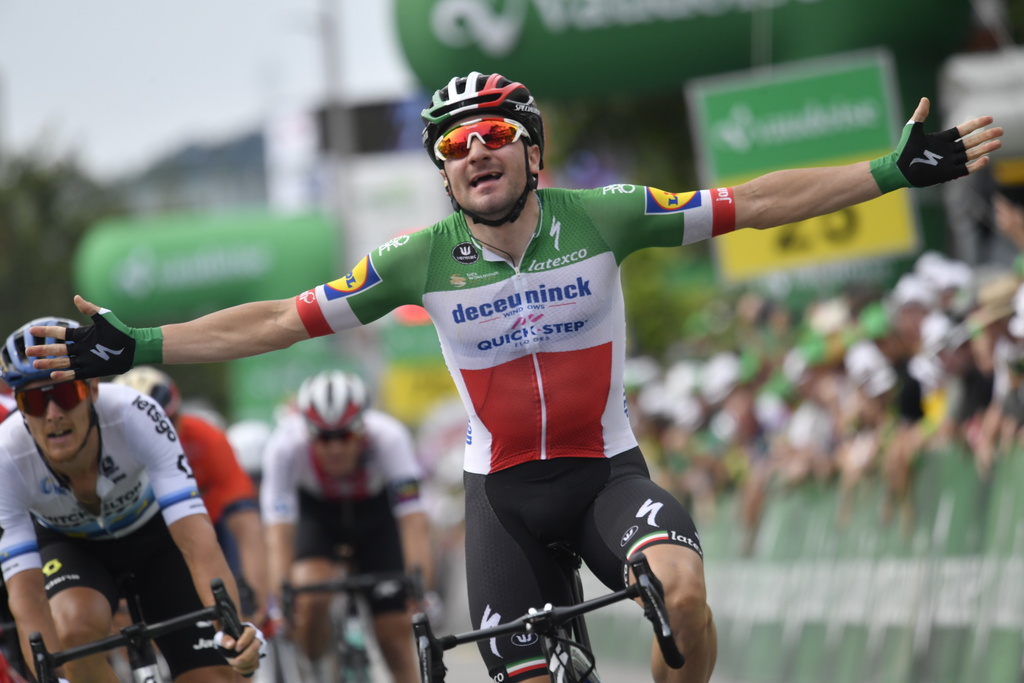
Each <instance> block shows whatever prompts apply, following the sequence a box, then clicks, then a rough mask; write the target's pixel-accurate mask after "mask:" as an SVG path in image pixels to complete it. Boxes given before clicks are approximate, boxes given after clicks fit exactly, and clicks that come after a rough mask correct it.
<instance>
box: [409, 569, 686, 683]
mask: <svg viewBox="0 0 1024 683" xmlns="http://www.w3.org/2000/svg"><path fill="white" fill-rule="evenodd" d="M628 564H629V566H630V568H631V569H632V570H633V575H634V576H635V577H636V582H635V583H633V584H630V585H629V586H628V587H627V588H623V589H621V590H618V591H615V592H614V593H608V594H607V595H602V596H600V597H597V598H592V599H590V600H585V601H584V602H581V603H579V604H576V605H568V606H564V607H553V606H551V605H550V604H548V605H545V607H544V609H541V610H537V609H534V608H530V611H529V612H527V613H526V614H524V615H523V616H521V617H519V618H518V619H516V620H514V621H510V622H508V623H507V624H501V625H499V626H492V627H489V628H483V629H477V630H475V631H468V632H466V633H458V634H452V635H447V636H441V637H437V636H435V635H434V632H433V630H432V629H431V627H430V621H429V619H427V615H425V614H423V613H418V614H415V615H414V616H413V618H412V627H413V636H414V637H415V639H416V649H417V652H418V654H419V659H420V679H421V681H422V682H423V683H444V674H445V671H446V668H445V666H444V663H443V654H444V651H445V650H450V649H452V648H453V647H455V646H457V645H462V644H464V643H473V642H477V641H480V640H486V639H488V638H495V637H498V636H504V635H511V634H513V633H521V632H523V631H530V632H532V633H537V634H539V635H546V636H550V635H554V633H555V630H556V629H557V628H558V627H559V626H561V625H562V624H564V623H566V622H567V621H569V620H571V619H573V618H575V617H578V616H581V615H583V614H586V613H587V612H593V611H594V610H596V609H600V608H601V607H604V606H606V605H610V604H612V603H615V602H619V601H620V600H625V599H627V598H639V599H640V601H641V602H642V603H643V607H644V616H645V617H646V618H647V619H648V620H649V621H650V622H651V623H652V625H653V626H654V636H655V639H656V640H657V642H658V647H660V648H661V653H662V656H663V657H664V658H665V663H667V664H668V665H669V666H670V667H672V668H673V669H679V668H682V666H683V665H684V664H685V661H686V660H685V658H684V657H683V654H682V653H681V652H679V648H678V647H676V642H675V638H673V636H672V627H671V625H670V623H669V619H668V611H667V610H666V609H665V599H664V589H663V587H662V585H661V582H660V581H658V579H657V577H655V576H654V574H653V573H652V572H651V567H650V565H649V564H648V562H647V558H646V556H644V554H643V553H642V552H639V553H636V554H635V555H633V557H632V558H630V559H629V561H628Z"/></svg>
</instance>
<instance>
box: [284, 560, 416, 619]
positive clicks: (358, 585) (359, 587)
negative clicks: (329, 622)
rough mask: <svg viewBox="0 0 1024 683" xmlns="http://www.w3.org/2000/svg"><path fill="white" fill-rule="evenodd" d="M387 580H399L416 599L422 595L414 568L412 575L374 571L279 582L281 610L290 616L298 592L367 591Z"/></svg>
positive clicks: (286, 616) (287, 616)
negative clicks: (315, 580) (302, 582)
mask: <svg viewBox="0 0 1024 683" xmlns="http://www.w3.org/2000/svg"><path fill="white" fill-rule="evenodd" d="M389 581H396V582H400V583H401V584H402V585H403V586H405V587H406V588H408V589H410V591H411V593H412V595H413V596H414V597H416V598H417V599H420V598H422V595H423V588H422V586H423V579H422V574H421V573H420V572H419V571H418V570H416V571H414V572H413V573H412V575H409V574H406V573H404V572H376V573H370V574H351V575H348V576H343V577H340V578H337V579H332V580H330V581H324V582H322V583H312V584H306V585H303V586H293V585H291V584H290V583H288V582H287V581H285V582H284V583H282V584H281V611H282V612H283V614H284V616H285V618H290V617H291V613H292V607H293V605H294V602H295V596H296V595H298V594H299V593H369V592H370V591H372V590H373V589H374V588H376V587H377V586H378V585H379V584H382V583H386V582H389Z"/></svg>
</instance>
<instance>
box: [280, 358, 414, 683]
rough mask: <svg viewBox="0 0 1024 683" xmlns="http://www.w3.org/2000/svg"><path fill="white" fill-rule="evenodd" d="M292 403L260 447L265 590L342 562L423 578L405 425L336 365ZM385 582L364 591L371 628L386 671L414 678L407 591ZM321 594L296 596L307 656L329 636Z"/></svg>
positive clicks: (405, 681)
mask: <svg viewBox="0 0 1024 683" xmlns="http://www.w3.org/2000/svg"><path fill="white" fill-rule="evenodd" d="M296 404H297V405H296V411H295V412H293V413H291V414H289V415H287V416H286V417H285V418H283V419H282V420H281V421H280V422H279V423H278V425H277V426H276V428H275V429H274V432H273V434H272V435H271V437H270V439H269V441H268V442H267V445H266V447H265V448H264V452H263V456H264V457H263V481H262V483H261V486H260V508H261V510H262V513H263V521H264V524H265V525H266V528H267V535H268V544H267V545H268V551H269V556H270V568H271V586H272V587H273V589H274V590H275V591H277V590H278V589H279V588H280V586H281V582H282V581H283V580H285V579H287V580H288V581H289V582H290V583H291V584H292V585H293V586H302V585H310V584H317V583H323V582H327V581H330V580H331V579H333V578H335V577H337V576H338V574H339V571H340V570H341V569H342V564H344V566H345V568H347V569H348V570H349V571H350V572H352V573H357V574H359V573H363V574H370V573H401V572H403V571H406V570H410V571H411V570H412V569H414V568H417V567H418V568H419V569H421V570H422V572H423V579H424V582H425V584H426V585H427V586H429V585H430V581H431V574H432V561H431V550H430V540H429V539H430V527H429V523H428V521H427V515H426V513H425V511H424V507H423V502H422V501H421V499H420V495H419V491H420V480H421V479H422V478H423V471H422V468H421V467H420V464H419V461H418V460H417V459H416V453H415V449H414V446H413V440H412V435H411V434H410V433H409V430H408V428H407V427H406V426H405V425H403V424H402V423H401V422H399V421H398V420H397V419H395V418H394V417H392V416H390V415H387V414H386V413H383V412H380V411H377V410H372V409H369V408H368V404H369V393H368V391H367V389H366V386H365V384H364V383H363V381H362V380H361V379H360V378H359V377H357V376H355V375H351V374H347V373H344V372H340V371H337V370H328V371H324V372H321V373H318V374H317V375H314V376H313V377H310V378H308V379H307V380H306V381H304V382H303V383H302V386H300V387H299V392H298V396H297V399H296ZM383 588H385V589H387V588H388V587H383ZM391 588H392V589H393V588H394V587H393V586H392V587H391ZM392 589H388V590H386V591H381V592H375V593H373V594H371V595H370V596H369V606H370V611H371V612H372V613H373V626H374V635H375V638H376V640H377V643H378V645H379V646H380V649H381V653H382V654H383V655H384V659H385V663H386V664H387V666H388V668H389V670H390V671H391V675H392V678H393V680H395V681H399V682H402V683H416V681H418V680H419V670H418V668H417V660H416V652H415V650H414V649H413V640H412V622H411V620H410V615H409V614H408V610H407V602H406V601H407V595H406V591H405V590H404V589H399V590H392ZM278 598H280V596H278ZM330 599H331V596H330V595H329V594H318V593H307V594H300V595H298V596H297V599H296V601H295V614H294V619H293V623H292V624H291V625H290V629H291V637H292V639H293V640H294V641H295V642H296V644H297V645H298V646H299V648H300V649H301V651H302V653H303V654H304V655H305V656H306V657H307V658H308V659H309V660H310V662H312V663H314V664H315V663H316V662H317V660H319V659H320V658H321V657H322V656H324V655H325V654H326V652H327V650H328V647H329V643H330V641H329V638H330V637H331V633H330V628H329V626H328V610H329V606H330V605H329V603H330Z"/></svg>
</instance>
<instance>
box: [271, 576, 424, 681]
mask: <svg viewBox="0 0 1024 683" xmlns="http://www.w3.org/2000/svg"><path fill="white" fill-rule="evenodd" d="M389 582H390V583H394V584H396V585H397V584H401V585H402V586H405V587H406V588H407V589H408V590H409V593H410V595H413V596H417V597H418V596H420V595H421V593H422V590H421V588H420V585H421V582H422V579H421V577H420V576H419V574H418V573H415V572H414V573H413V574H412V575H411V576H410V575H409V574H406V573H404V572H377V573H370V574H351V575H346V576H342V577H339V578H336V579H332V580H330V581H324V582H322V583H315V584H307V585H303V586H292V585H290V584H289V583H284V584H283V585H282V586H281V608H282V612H283V614H284V616H285V618H286V619H290V618H291V614H292V611H293V606H294V601H295V596H296V595H298V594H300V593H333V594H341V595H343V596H345V597H346V598H347V600H346V601H345V603H346V604H345V605H344V611H340V606H339V605H332V607H331V615H332V616H331V622H332V624H333V625H334V630H335V633H334V639H333V642H334V650H335V653H336V656H337V665H338V666H339V667H340V669H341V670H342V671H341V673H342V674H344V675H343V680H349V679H351V680H354V681H360V680H368V679H369V673H368V672H369V667H370V655H369V652H368V651H367V649H366V646H365V643H358V644H357V643H351V642H349V639H348V636H349V635H352V634H351V633H350V632H349V626H348V625H347V622H348V620H349V616H350V614H349V610H351V609H354V610H357V611H359V615H360V616H359V619H360V620H361V622H360V623H362V624H363V625H364V626H366V627H369V628H366V629H364V633H363V634H362V635H363V636H364V637H367V636H368V635H369V634H372V633H373V630H372V625H370V624H368V623H366V617H367V615H366V613H365V612H364V609H365V607H366V605H365V603H363V604H360V602H361V601H362V600H363V599H365V597H366V596H368V595H369V594H370V593H372V592H373V591H374V590H375V589H378V587H379V586H382V585H385V584H387V583H389ZM345 672H347V674H345Z"/></svg>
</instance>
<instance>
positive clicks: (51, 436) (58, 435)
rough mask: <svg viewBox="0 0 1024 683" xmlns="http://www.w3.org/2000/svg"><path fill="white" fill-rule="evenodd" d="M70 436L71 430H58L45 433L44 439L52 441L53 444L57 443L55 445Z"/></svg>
mask: <svg viewBox="0 0 1024 683" xmlns="http://www.w3.org/2000/svg"><path fill="white" fill-rule="evenodd" d="M70 436H71V430H70V429H59V430H55V431H52V432H47V433H46V438H47V439H48V440H49V441H54V442H57V443H60V442H62V441H64V440H66V439H67V438H68V437H70Z"/></svg>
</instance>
